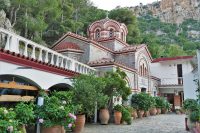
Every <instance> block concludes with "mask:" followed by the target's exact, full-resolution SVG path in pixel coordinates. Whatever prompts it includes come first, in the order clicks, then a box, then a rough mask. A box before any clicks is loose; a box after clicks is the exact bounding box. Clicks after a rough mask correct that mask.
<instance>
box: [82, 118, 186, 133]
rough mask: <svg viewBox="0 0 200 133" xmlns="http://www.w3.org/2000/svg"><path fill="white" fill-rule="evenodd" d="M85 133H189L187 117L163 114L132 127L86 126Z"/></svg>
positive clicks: (112, 125) (136, 121)
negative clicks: (186, 127) (186, 123)
mask: <svg viewBox="0 0 200 133" xmlns="http://www.w3.org/2000/svg"><path fill="white" fill-rule="evenodd" d="M84 133H189V132H187V131H185V115H176V114H162V115H157V116H149V117H148V118H142V119H136V120H133V123H132V124H131V125H114V124H109V125H99V124H88V125H87V124H86V126H85V129H84Z"/></svg>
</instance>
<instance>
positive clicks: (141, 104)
mask: <svg viewBox="0 0 200 133" xmlns="http://www.w3.org/2000/svg"><path fill="white" fill-rule="evenodd" d="M154 105H155V102H154V100H153V98H152V96H150V95H149V94H147V93H139V94H134V95H132V98H131V106H132V107H133V108H136V109H137V110H144V111H148V110H149V109H150V108H151V107H153V106H154Z"/></svg>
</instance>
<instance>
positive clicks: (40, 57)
mask: <svg viewBox="0 0 200 133" xmlns="http://www.w3.org/2000/svg"><path fill="white" fill-rule="evenodd" d="M38 60H39V61H42V49H41V48H40V53H39V58H38Z"/></svg>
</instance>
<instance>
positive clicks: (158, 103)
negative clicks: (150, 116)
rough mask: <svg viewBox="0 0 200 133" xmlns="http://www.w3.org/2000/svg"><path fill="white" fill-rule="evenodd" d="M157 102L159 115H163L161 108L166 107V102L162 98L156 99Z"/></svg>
mask: <svg viewBox="0 0 200 133" xmlns="http://www.w3.org/2000/svg"><path fill="white" fill-rule="evenodd" d="M154 98H155V101H156V109H157V114H161V108H163V107H165V100H164V99H163V98H161V97H154Z"/></svg>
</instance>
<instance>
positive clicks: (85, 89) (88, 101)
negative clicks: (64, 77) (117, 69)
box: [72, 74, 108, 133]
mask: <svg viewBox="0 0 200 133" xmlns="http://www.w3.org/2000/svg"><path fill="white" fill-rule="evenodd" d="M104 88H105V82H104V80H103V78H101V77H96V76H95V75H93V74H90V75H79V76H77V77H76V78H75V79H74V82H73V89H72V90H73V92H74V98H73V102H74V104H77V105H79V106H81V108H79V111H78V112H77V114H76V115H77V120H76V122H75V128H74V129H73V130H74V132H75V133H80V132H82V131H83V129H84V125H85V114H87V116H91V115H93V113H94V111H95V106H96V107H97V109H99V108H100V107H102V106H105V103H107V99H108V97H107V96H106V95H105V94H104V93H103V89H104ZM79 118H80V119H79ZM79 120H80V121H79Z"/></svg>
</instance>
